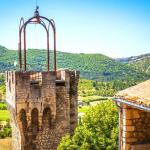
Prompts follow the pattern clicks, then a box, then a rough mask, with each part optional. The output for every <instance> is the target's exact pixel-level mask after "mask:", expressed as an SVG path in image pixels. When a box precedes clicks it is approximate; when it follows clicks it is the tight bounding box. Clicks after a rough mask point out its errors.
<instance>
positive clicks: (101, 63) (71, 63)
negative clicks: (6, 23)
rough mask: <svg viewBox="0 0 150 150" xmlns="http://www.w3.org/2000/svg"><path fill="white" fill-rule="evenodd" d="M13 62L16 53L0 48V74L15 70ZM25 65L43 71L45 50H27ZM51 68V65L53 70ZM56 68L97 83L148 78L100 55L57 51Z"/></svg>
mask: <svg viewBox="0 0 150 150" xmlns="http://www.w3.org/2000/svg"><path fill="white" fill-rule="evenodd" d="M50 56H51V58H50V61H51V62H53V53H52V52H51V53H50ZM14 61H18V51H15V50H8V49H7V48H5V47H2V46H0V72H4V71H6V70H17V69H18V68H16V67H15V66H14ZM27 64H30V65H28V69H32V70H39V71H40V70H45V69H46V50H36V49H29V50H27ZM52 66H53V65H52V64H51V68H52V69H53V67H52ZM57 66H58V68H69V69H76V70H79V71H80V74H81V77H83V78H87V79H92V80H98V81H112V80H125V81H128V80H130V81H131V80H134V81H143V80H146V79H148V78H149V77H150V75H147V74H145V73H143V72H142V71H139V70H138V69H135V68H134V67H132V66H131V65H130V66H129V65H128V64H125V63H122V62H118V61H116V60H114V59H112V58H110V57H107V56H105V55H102V54H83V53H82V54H73V53H66V52H60V51H57Z"/></svg>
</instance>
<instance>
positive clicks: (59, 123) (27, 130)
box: [6, 70, 79, 150]
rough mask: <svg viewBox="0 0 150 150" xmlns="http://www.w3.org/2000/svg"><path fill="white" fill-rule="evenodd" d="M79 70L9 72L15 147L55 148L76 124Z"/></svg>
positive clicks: (8, 96) (8, 95)
mask: <svg viewBox="0 0 150 150" xmlns="http://www.w3.org/2000/svg"><path fill="white" fill-rule="evenodd" d="M78 80H79V72H76V71H70V70H58V71H57V72H54V71H47V72H33V71H27V72H22V71H8V72H6V99H7V103H8V106H9V110H10V114H11V125H12V141H13V142H12V147H13V150H56V148H57V146H58V144H59V142H60V140H61V138H62V137H63V136H64V135H65V134H73V131H74V129H75V127H76V125H77V96H78V89H77V86H78Z"/></svg>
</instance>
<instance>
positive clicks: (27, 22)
mask: <svg viewBox="0 0 150 150" xmlns="http://www.w3.org/2000/svg"><path fill="white" fill-rule="evenodd" d="M34 18H36V17H32V18H30V19H29V20H28V21H26V22H25V23H24V24H23V26H22V27H21V28H20V36H19V37H20V51H21V33H22V30H23V29H24V32H23V33H24V71H26V26H27V24H29V23H31V22H32V21H31V20H32V19H34ZM42 22H43V21H42ZM39 24H41V25H42V26H43V27H44V28H45V30H46V32H47V51H48V54H47V55H48V71H49V70H50V69H49V31H48V29H47V27H46V25H45V23H41V22H39ZM20 58H22V57H20ZM20 60H21V61H20V62H21V63H20V64H21V65H20V66H21V68H22V59H20ZM21 68H20V69H21Z"/></svg>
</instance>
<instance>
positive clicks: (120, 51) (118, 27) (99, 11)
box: [0, 0, 150, 57]
mask: <svg viewBox="0 0 150 150" xmlns="http://www.w3.org/2000/svg"><path fill="white" fill-rule="evenodd" d="M38 5H39V6H40V14H41V15H43V16H46V17H49V18H53V19H54V20H55V22H56V28H57V49H58V50H61V51H66V52H74V53H102V54H105V55H108V56H110V57H126V56H131V55H139V54H144V53H150V1H149V0H38ZM34 9H35V0H0V45H3V46H5V47H7V48H9V49H17V48H18V26H19V20H20V18H21V17H24V18H25V19H28V18H29V17H32V16H33V12H34ZM28 30H29V31H28V32H29V33H28V36H27V37H28V40H27V46H28V47H29V48H45V47H46V46H45V36H44V34H45V33H44V32H42V31H43V30H42V28H40V27H39V26H32V27H30V28H29V29H28Z"/></svg>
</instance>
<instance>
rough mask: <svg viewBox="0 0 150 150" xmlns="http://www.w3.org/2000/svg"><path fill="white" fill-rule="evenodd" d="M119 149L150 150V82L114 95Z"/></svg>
mask: <svg viewBox="0 0 150 150" xmlns="http://www.w3.org/2000/svg"><path fill="white" fill-rule="evenodd" d="M114 100H115V102H116V104H117V106H118V107H119V110H120V111H119V149H120V150H150V80H147V81H145V82H143V83H140V84H138V85H136V86H133V87H130V88H128V89H125V90H123V91H120V92H118V93H117V94H116V98H115V99H114Z"/></svg>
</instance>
